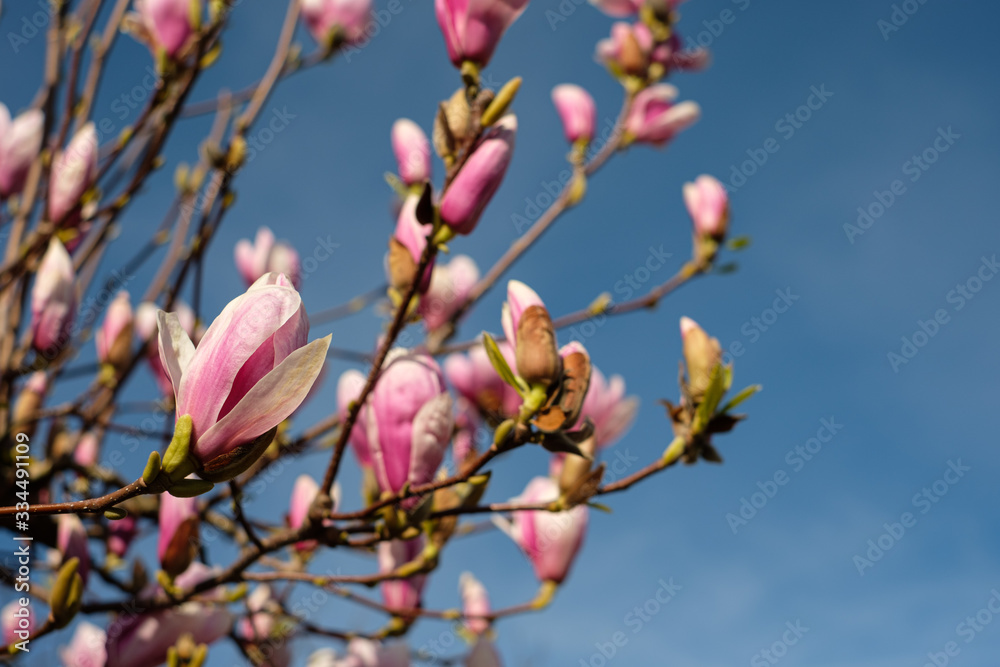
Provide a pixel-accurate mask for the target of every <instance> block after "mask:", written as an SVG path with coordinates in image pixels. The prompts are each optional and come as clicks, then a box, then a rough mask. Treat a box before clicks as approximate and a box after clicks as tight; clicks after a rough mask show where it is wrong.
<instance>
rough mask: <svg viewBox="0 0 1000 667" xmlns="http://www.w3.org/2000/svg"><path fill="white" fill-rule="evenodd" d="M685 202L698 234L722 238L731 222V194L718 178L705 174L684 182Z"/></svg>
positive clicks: (695, 231)
mask: <svg viewBox="0 0 1000 667" xmlns="http://www.w3.org/2000/svg"><path fill="white" fill-rule="evenodd" d="M684 204H685V205H686V206H687V210H688V213H689V214H690V215H691V220H692V222H693V223H694V233H695V234H696V235H697V236H707V237H710V238H714V239H722V238H724V237H725V235H726V227H727V224H728V222H729V196H728V195H727V194H726V189H725V188H724V187H723V186H722V183H720V182H719V181H718V180H717V179H715V178H713V177H712V176H708V175H707V174H703V175H701V176H699V177H698V178H697V179H695V181H694V183H685V184H684Z"/></svg>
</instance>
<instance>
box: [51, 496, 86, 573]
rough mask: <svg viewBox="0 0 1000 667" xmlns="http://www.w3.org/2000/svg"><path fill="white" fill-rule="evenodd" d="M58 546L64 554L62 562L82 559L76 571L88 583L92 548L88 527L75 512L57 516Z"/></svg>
mask: <svg viewBox="0 0 1000 667" xmlns="http://www.w3.org/2000/svg"><path fill="white" fill-rule="evenodd" d="M56 548H58V549H59V553H60V554H61V555H62V558H61V560H60V563H65V562H66V561H68V560H69V559H70V558H79V559H80V564H79V565H77V568H76V571H77V572H78V573H79V574H80V578H81V579H83V583H84V585H86V583H87V575H89V574H90V550H89V548H88V545H87V529H86V528H85V527H84V525H83V522H82V521H80V517H78V516H77V515H75V514H60V515H59V516H58V517H56Z"/></svg>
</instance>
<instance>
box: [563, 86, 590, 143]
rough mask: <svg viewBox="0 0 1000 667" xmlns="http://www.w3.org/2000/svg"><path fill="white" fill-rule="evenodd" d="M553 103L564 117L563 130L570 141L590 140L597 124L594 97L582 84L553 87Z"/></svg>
mask: <svg viewBox="0 0 1000 667" xmlns="http://www.w3.org/2000/svg"><path fill="white" fill-rule="evenodd" d="M552 103H553V104H555V105H556V111H558V112H559V118H560V119H562V124H563V132H564V133H565V134H566V140H567V141H568V142H570V143H575V142H577V141H590V140H591V139H593V138H594V126H595V125H596V124H597V106H596V105H595V104H594V98H593V97H591V96H590V93H588V92H587V91H586V90H584V89H583V88H581V87H580V86H576V85H573V84H571V83H564V84H562V85H559V86H556V87H555V88H553V89H552Z"/></svg>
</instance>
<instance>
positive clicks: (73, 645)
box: [59, 621, 165, 667]
mask: <svg viewBox="0 0 1000 667" xmlns="http://www.w3.org/2000/svg"><path fill="white" fill-rule="evenodd" d="M106 642H107V634H105V632H104V630H103V629H101V628H99V627H97V626H96V625H94V624H93V623H88V622H87V621H80V622H79V623H77V626H76V630H75V631H74V632H73V639H72V640H71V641H70V643H69V646H64V647H62V648H60V649H59V658H60V659H61V660H62V664H63V667H105V666H106V665H107V664H109V663H108V662H107V659H108V658H107V655H108V654H107V649H106V648H105V644H106ZM164 657H165V656H164ZM130 667H141V666H140V665H134V666H132V665H130Z"/></svg>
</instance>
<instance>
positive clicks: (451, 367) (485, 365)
mask: <svg viewBox="0 0 1000 667" xmlns="http://www.w3.org/2000/svg"><path fill="white" fill-rule="evenodd" d="M497 346H498V347H499V348H500V352H501V354H503V356H504V359H506V360H507V364H508V365H509V366H510V367H511V368H513V367H514V366H516V362H515V360H514V348H513V347H511V345H510V343H507V342H501V343H498V344H497ZM444 373H445V376H446V377H447V378H448V382H449V383H451V386H453V387H454V388H455V390H456V391H457V392H458V393H459V394H461V395H462V396H463V397H464V398H465V399H466V400H468V401H470V402H471V403H472V404H473V405H476V406H477V407H478V408H479V409H480V410H481V411H482V412H483V413H484V414H486V415H488V416H491V417H494V418H504V417H513V416H514V415H516V414H517V411H518V408H520V407H521V396H520V395H519V394H518V393H517V390H515V389H514V388H513V387H511V386H510V385H509V384H507V383H506V382H504V381H503V379H501V377H500V375H499V374H497V372H496V369H494V368H493V364H491V363H490V358H489V356H488V355H487V354H486V349H485V348H483V347H482V346H481V345H480V346H476V347H474V348H472V349H471V350H469V353H468V355H465V354H461V353H459V352H456V353H454V354H450V355H448V357H447V358H446V359H445V361H444Z"/></svg>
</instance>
